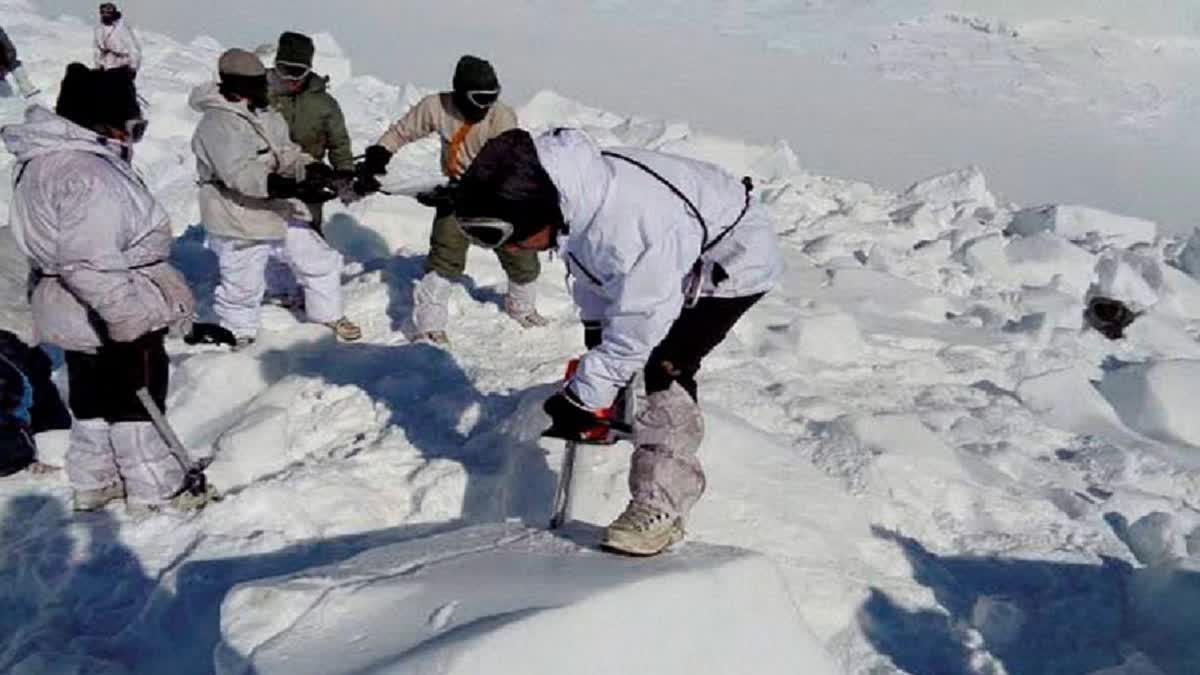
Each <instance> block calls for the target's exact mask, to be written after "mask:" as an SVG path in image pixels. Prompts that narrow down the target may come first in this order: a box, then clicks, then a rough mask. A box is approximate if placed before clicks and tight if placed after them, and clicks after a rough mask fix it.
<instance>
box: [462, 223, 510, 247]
mask: <svg viewBox="0 0 1200 675" xmlns="http://www.w3.org/2000/svg"><path fill="white" fill-rule="evenodd" d="M458 227H459V229H461V230H462V233H463V236H465V237H466V238H467V240H468V241H470V242H471V243H472V244H475V245H476V246H479V247H481V248H498V247H500V246H503V245H504V244H505V243H507V242H508V240H509V239H511V238H512V236H513V231H514V229H515V228H513V224H512V223H510V222H508V221H507V220H500V219H498V218H459V219H458Z"/></svg>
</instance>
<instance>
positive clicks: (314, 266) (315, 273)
mask: <svg viewBox="0 0 1200 675" xmlns="http://www.w3.org/2000/svg"><path fill="white" fill-rule="evenodd" d="M284 253H285V258H286V259H287V261H288V265H289V266H290V267H291V268H292V271H293V272H295V275H296V279H297V280H299V282H300V286H301V287H302V288H303V289H304V312H305V314H306V315H307V316H308V320H309V321H314V322H316V323H322V324H325V325H326V326H329V327H330V328H332V329H333V331H334V333H336V334H337V336H338V338H340V339H342V340H346V341H354V340H357V339H359V338H361V337H362V329H360V328H359V327H358V326H357V325H355V324H354V322H352V321H350V320H349V319H347V318H346V316H345V314H344V313H343V305H342V262H343V261H342V254H341V253H338V251H337V250H336V249H334V248H333V247H332V246H330V245H329V243H328V242H326V241H325V239H324V238H322V237H321V235H320V234H319V233H318V232H317V231H316V230H314V229H312V228H311V227H309V224H308V223H301V222H296V223H292V224H291V225H290V226H289V227H288V232H287V239H285V240H284Z"/></svg>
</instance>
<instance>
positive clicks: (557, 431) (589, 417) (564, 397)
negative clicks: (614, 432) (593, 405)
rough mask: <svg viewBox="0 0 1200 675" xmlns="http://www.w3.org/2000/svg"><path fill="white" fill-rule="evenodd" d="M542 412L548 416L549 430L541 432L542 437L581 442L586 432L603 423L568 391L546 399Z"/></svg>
mask: <svg viewBox="0 0 1200 675" xmlns="http://www.w3.org/2000/svg"><path fill="white" fill-rule="evenodd" d="M542 410H544V411H546V414H547V415H549V416H550V428H549V429H547V430H546V431H544V432H542V435H543V436H551V437H553V438H565V439H567V440H583V439H585V438H586V437H587V432H588V431H591V430H593V429H595V428H596V427H597V426H598V425H601V424H603V423H604V422H603V421H602V420H601V419H600V418H599V417H597V416H596V414H595V413H594V412H592V411H591V410H588V409H587V408H585V407H583V404H582V403H580V402H579V399H577V398H575V395H574V394H572V393H571V390H570V389H562V390H560V391H559V392H558V393H557V394H555V395H553V396H551V397H550V398H548V399H546V402H545V403H543V404H542Z"/></svg>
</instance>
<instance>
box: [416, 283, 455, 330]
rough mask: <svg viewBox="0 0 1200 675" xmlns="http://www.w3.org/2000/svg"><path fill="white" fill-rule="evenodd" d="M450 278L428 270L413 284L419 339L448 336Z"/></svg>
mask: <svg viewBox="0 0 1200 675" xmlns="http://www.w3.org/2000/svg"><path fill="white" fill-rule="evenodd" d="M451 290H452V287H451V284H450V280H449V279H446V278H445V277H443V276H442V275H440V274H438V273H437V272H426V273H425V276H423V277H421V279H420V281H418V282H417V283H416V285H414V286H413V313H412V322H413V328H415V329H416V330H415V332H416V336H417V337H416V339H417V340H418V341H423V340H428V341H429V342H437V343H438V344H444V343H445V344H448V343H449V340H445V341H444V343H443V342H438V341H437V340H434V339H433V338H434V336H437V335H438V334H440V335H441V337H442V338H445V337H446V326H447V324H449V323H450V291H451Z"/></svg>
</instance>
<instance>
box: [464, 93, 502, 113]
mask: <svg viewBox="0 0 1200 675" xmlns="http://www.w3.org/2000/svg"><path fill="white" fill-rule="evenodd" d="M467 100H468V101H470V102H471V105H473V106H475V107H476V108H483V109H485V110H486V109H488V108H490V107H492V106H494V105H496V101H498V100H500V90H499V89H476V90H473V91H468V92H467Z"/></svg>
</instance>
